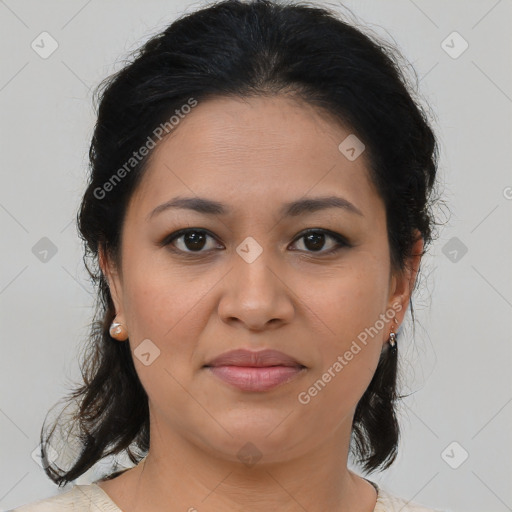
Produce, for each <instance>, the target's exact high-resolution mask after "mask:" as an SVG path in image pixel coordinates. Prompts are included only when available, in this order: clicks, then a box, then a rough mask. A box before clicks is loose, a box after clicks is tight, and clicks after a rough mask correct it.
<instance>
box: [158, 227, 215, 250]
mask: <svg viewBox="0 0 512 512" xmlns="http://www.w3.org/2000/svg"><path fill="white" fill-rule="evenodd" d="M208 238H211V239H212V240H215V237H214V236H213V235H211V234H210V233H209V232H208V231H207V230H205V229H199V228H187V229H180V230H179V231H175V232H174V233H171V234H170V235H168V236H167V237H165V239H164V240H163V241H162V244H161V245H162V246H169V245H171V246H172V247H171V248H170V249H171V250H172V251H173V252H178V253H183V254H194V253H199V254H201V253H207V252H210V251H209V250H205V251H203V248H204V247H205V246H207V245H208ZM212 247H213V246H212Z"/></svg>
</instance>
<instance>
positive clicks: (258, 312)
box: [218, 251, 295, 331]
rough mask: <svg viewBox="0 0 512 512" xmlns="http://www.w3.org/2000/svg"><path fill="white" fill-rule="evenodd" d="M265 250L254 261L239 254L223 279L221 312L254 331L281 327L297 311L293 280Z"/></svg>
mask: <svg viewBox="0 0 512 512" xmlns="http://www.w3.org/2000/svg"><path fill="white" fill-rule="evenodd" d="M287 277H288V279H289V276H285V275H284V272H283V270H282V269H280V268H279V266H278V265H275V264H273V265H272V262H270V258H267V257H266V254H265V251H263V252H262V253H261V254H260V256H259V257H258V258H257V259H256V260H255V261H252V262H248V261H245V260H244V259H243V258H242V257H239V256H238V254H235V257H234V262H233V268H232V269H231V271H230V272H229V273H228V274H227V275H226V277H225V278H224V279H223V289H222V296H221V298H220V301H219V307H218V312H219V315H220V317H221V319H222V320H223V321H224V322H226V323H229V324H236V323H240V324H243V325H244V326H245V327H246V328H247V329H249V330H251V331H262V330H265V329H269V328H277V327H279V326H280V325H282V324H286V323H289V322H290V321H291V320H292V318H293V315H294V312H295V307H294V294H293V291H292V288H293V285H292V283H287V282H286V281H287Z"/></svg>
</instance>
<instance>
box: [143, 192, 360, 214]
mask: <svg viewBox="0 0 512 512" xmlns="http://www.w3.org/2000/svg"><path fill="white" fill-rule="evenodd" d="M328 208H342V209H344V210H346V211H347V212H350V213H354V214H357V215H360V216H362V217H364V215H363V213H362V212H361V210H359V208H357V207H356V206H354V205H353V204H352V203H351V202H350V201H348V200H346V199H344V198H342V197H338V196H325V197H314V198H308V199H298V200H296V201H291V202H289V203H285V204H284V205H283V206H282V207H281V212H280V213H281V215H282V216H284V217H297V216H299V215H304V214H307V213H314V212H317V211H320V210H326V209H328ZM170 209H182V210H192V211H195V212H198V213H202V214H205V215H228V214H229V213H231V211H232V210H231V208H229V207H228V206H227V205H225V204H222V203H219V202H218V201H213V200H212V199H207V198H204V197H175V198H173V199H171V200H170V201H167V202H165V203H163V204H161V205H159V206H157V207H156V208H155V209H154V210H153V211H152V212H151V213H150V214H149V215H148V220H150V219H151V218H152V217H154V216H155V215H157V214H159V213H162V212H164V211H167V210H170Z"/></svg>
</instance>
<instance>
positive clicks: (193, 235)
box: [185, 231, 205, 250]
mask: <svg viewBox="0 0 512 512" xmlns="http://www.w3.org/2000/svg"><path fill="white" fill-rule="evenodd" d="M204 244H205V235H204V233H200V232H198V231H192V232H190V233H186V234H185V245H186V246H187V249H190V250H200V249H202V248H203V247H204Z"/></svg>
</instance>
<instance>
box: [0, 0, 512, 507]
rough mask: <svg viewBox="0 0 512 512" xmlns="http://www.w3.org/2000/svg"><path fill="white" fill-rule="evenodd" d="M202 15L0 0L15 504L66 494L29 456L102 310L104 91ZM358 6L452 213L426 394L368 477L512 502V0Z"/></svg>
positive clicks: (441, 499)
mask: <svg viewBox="0 0 512 512" xmlns="http://www.w3.org/2000/svg"><path fill="white" fill-rule="evenodd" d="M200 5H203V4H202V3H200V2H195V3H193V4H188V3H185V2H183V1H181V0H180V1H176V0H175V1H165V2H164V1H155V0H153V1H145V2H135V1H129V2H128V1H123V2H121V1H119V0H116V1H109V2H99V1H98V0H96V1H94V0H90V1H88V2H87V1H68V2H55V1H46V2H37V1H35V0H34V1H17V2H16V1H14V0H5V1H0V33H1V34H2V35H1V43H2V44H1V45H0V53H1V57H2V65H1V67H0V107H1V111H2V116H1V130H2V132H1V140H2V151H1V154H0V159H1V167H0V169H1V173H2V174H1V182H0V183H1V187H0V223H1V228H2V251H1V258H2V260H1V265H0V306H1V310H0V311H1V324H0V340H1V359H0V361H1V372H0V384H1V390H2V392H1V397H0V432H1V436H0V475H1V478H0V508H1V509H3V510H6V509H9V508H12V507H14V506H18V505H20V504H22V503H26V502H29V501H33V500H35V499H39V498H43V497H47V496H50V495H52V494H56V493H57V492H58V490H57V488H56V486H55V485H54V484H52V483H51V482H50V480H49V479H48V478H47V477H46V475H45V474H44V472H43V470H42V468H41V467H40V466H39V465H38V464H37V463H36V462H35V461H34V460H33V459H32V457H31V453H32V452H33V450H34V449H36V448H37V446H38V442H39V431H40V428H41V424H42V421H43V419H44V416H45V414H46V413H47V411H48V410H49V409H50V407H52V406H53V405H54V404H55V403H56V402H57V401H58V400H59V399H61V398H62V397H63V396H64V394H65V392H66V390H67V389H68V388H69V385H70V384H71V383H72V382H78V381H79V375H80V374H79V371H78V363H77V351H78V349H79V346H80V345H81V344H82V343H83V340H84V339H85V337H86V335H87V332H88V330H87V329H88V328H87V324H88V322H89V319H90V317H91V314H92V311H93V310H92V307H91V306H92V304H93V295H92V289H91V287H90V285H89V283H88V281H87V279H86V275H85V271H84V269H83V266H82V262H81V246H80V243H79V240H78V238H77V235H76V231H75V227H74V224H73V221H74V216H75V212H76V209H77V206H78V203H79V200H80V195H81V193H82V191H83V187H84V183H85V171H86V168H87V150H88V145H89V141H90V137H91V134H92V129H93V123H94V112H93V108H92V104H91V94H90V93H91V87H93V86H95V85H96V84H97V83H98V82H99V81H100V80H101V79H102V78H103V77H105V76H106V75H107V74H110V73H111V72H113V71H115V70H117V69H119V68H120V67H121V65H122V59H123V57H125V56H126V54H127V52H128V51H129V50H133V49H135V48H137V47H138V46H139V45H140V44H141V43H142V42H143V41H145V40H146V39H147V38H148V37H149V36H151V35H153V34H156V33H157V32H158V31H160V30H161V29H163V28H164V27H165V26H166V24H168V23H169V22H170V21H172V20H173V19H175V18H176V16H177V15H179V14H181V13H183V12H190V11H192V10H194V9H195V8H197V7H199V6H200ZM329 5H332V6H335V5H336V3H334V2H332V3H330V4H329ZM345 5H347V6H348V7H349V8H350V9H351V10H352V11H353V12H354V13H355V15H357V17H358V18H359V20H360V22H361V23H363V24H364V25H365V26H367V27H369V28H370V29H371V30H373V31H374V32H375V33H376V34H378V35H380V36H382V37H384V38H385V39H387V40H389V41H391V42H393V40H394V42H395V43H396V44H398V46H399V47H400V48H401V50H402V52H403V54H404V55H405V56H406V58H407V59H408V60H409V61H410V62H411V63H412V65H413V66H414V67H415V69H416V70H417V73H418V76H419V78H420V88H421V92H422V94H423V96H424V98H425V99H426V100H427V101H428V103H429V104H430V105H431V107H432V109H433V110H434V111H435V113H436V115H437V119H436V120H435V121H434V128H435V129H436V130H437V133H438V135H439V138H440V143H441V162H440V164H441V169H440V177H441V181H442V183H443V193H444V199H445V201H446V202H447V203H448V205H449V209H450V210H451V216H450V217H449V218H448V219H446V220H447V223H446V226H445V227H444V228H443V229H442V230H441V234H440V237H439V239H438V240H437V241H436V243H435V244H434V245H433V246H432V247H431V249H430V251H431V253H430V255H429V256H428V257H426V258H425V259H424V262H423V263H422V272H423V273H422V276H421V283H420V286H421V287H422V290H423V291H422V292H421V293H419V294H417V295H416V297H415V298H414V304H415V309H416V313H417V319H418V324H417V330H416V337H415V338H414V339H412V331H411V328H410V322H409V321H410V314H408V316H407V317H406V319H407V320H408V323H409V328H406V331H405V332H404V335H402V338H401V339H399V342H400V350H399V355H400V363H401V365H402V375H403V381H404V384H405V386H404V388H403V390H404V392H407V393H412V395H411V396H410V397H409V398H407V399H405V400H404V402H403V406H402V408H401V414H400V415H401V421H402V429H403V438H402V441H401V451H400V456H399V459H398V461H397V462H396V463H395V464H394V465H393V466H392V468H391V469H389V470H388V471H386V472H385V473H382V474H374V475H371V476H370V478H372V479H374V480H375V481H376V482H378V483H380V484H381V485H382V486H384V487H385V488H387V489H388V490H390V491H391V492H394V493H397V494H399V495H402V496H404V497H406V498H408V499H413V500H415V501H419V502H420V503H424V504H427V505H430V506H433V507H434V506H435V507H438V508H444V509H445V510H453V511H466V512H473V511H481V510H485V511H486V512H491V511H497V512H501V511H506V510H512V487H511V486H510V482H511V481H512V480H511V477H512V462H511V460H512V446H511V445H512V439H511V432H512V429H511V423H512V422H511V419H512V404H511V401H512V385H511V377H510V375H511V372H510V363H511V347H512V344H511V343H510V342H511V339H510V338H511V335H510V332H511V317H512V315H511V313H512V287H511V283H512V266H511V264H510V255H511V253H512V250H511V249H512V236H511V234H512V215H511V210H512V173H511V171H510V168H511V167H510V166H511V160H512V159H511V146H512V144H511V138H510V135H511V110H512V77H511V67H512V66H511V64H512V58H511V50H512V45H511V36H510V26H511V21H512V2H511V1H510V0H508V1H507V0H499V1H496V0H489V1H462V0H459V1H451V2H445V1H441V0H436V1H429V2H427V1H425V0H423V1H420V0H415V1H412V0H396V1H387V2H382V1H371V2H370V1H364V2H355V1H354V2H346V4H345ZM44 31H46V32H49V33H50V34H51V36H52V37H53V38H54V39H55V40H56V41H57V43H58V48H57V50H56V51H55V52H54V53H53V54H52V55H51V56H49V57H48V58H47V59H43V58H41V57H40V56H39V54H38V53H36V52H35V51H34V50H33V49H32V48H31V43H32V41H34V40H36V42H37V41H38V40H40V39H38V36H39V34H41V32H44ZM453 31H457V32H458V33H459V34H460V35H461V36H462V37H463V38H464V40H466V41H467V43H468V44H469V47H468V48H467V50H466V51H465V52H463V53H462V54H461V55H460V56H458V57H457V58H453V57H452V56H450V55H449V54H448V53H447V52H446V51H445V49H443V46H442V42H443V41H444V40H445V39H446V38H447V37H448V36H450V34H452V32H453ZM453 37H454V36H450V38H449V39H448V40H447V44H449V45H450V46H452V49H451V50H450V51H451V52H456V51H458V50H459V49H460V48H462V47H461V41H460V40H457V39H453ZM45 47H46V48H48V47H49V46H48V45H45ZM440 215H441V220H442V219H443V218H445V216H444V214H443V212H440ZM44 237H46V238H48V239H49V240H50V241H51V244H50V243H49V242H48V241H47V240H43V241H40V240H41V239H42V238H44ZM34 247H35V248H34ZM52 248H53V252H52ZM44 249H49V252H48V253H46V254H45V253H44V252H43V251H44ZM55 251H56V252H55ZM465 251H467V252H465ZM53 253H55V254H53ZM452 443H455V444H452ZM465 452H467V454H468V458H467V460H465V461H464V462H462V461H463V459H464V454H465ZM97 471H98V468H96V469H95V470H94V471H91V472H89V473H88V474H86V475H84V476H83V477H82V478H81V479H79V480H78V481H77V483H82V482H84V483H87V482H89V481H90V480H91V479H92V478H93V477H94V476H95V475H96V474H97Z"/></svg>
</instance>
